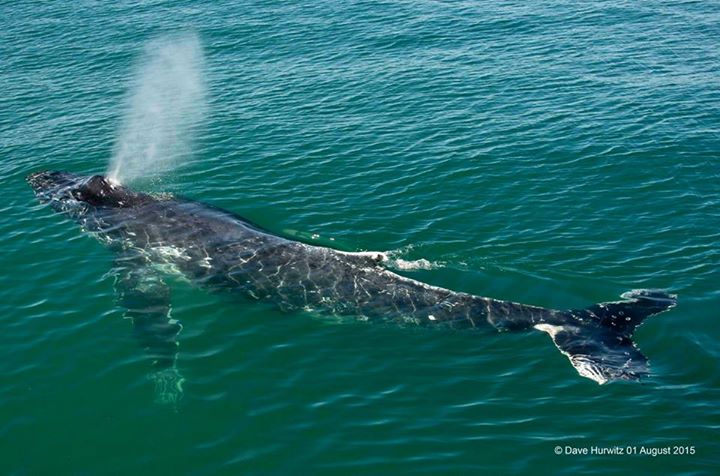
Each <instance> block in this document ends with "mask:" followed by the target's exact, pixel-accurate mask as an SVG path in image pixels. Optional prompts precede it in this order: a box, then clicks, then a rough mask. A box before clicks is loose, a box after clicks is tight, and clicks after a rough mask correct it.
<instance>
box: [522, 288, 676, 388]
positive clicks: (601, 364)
mask: <svg viewBox="0 0 720 476" xmlns="http://www.w3.org/2000/svg"><path fill="white" fill-rule="evenodd" d="M621 297H622V298H623V299H625V301H619V302H607V303H600V304H595V305H594V306H591V307H589V308H586V309H581V310H573V311H568V312H567V313H566V317H567V319H564V320H563V322H562V323H560V324H559V325H552V324H537V325H536V326H535V328H536V329H538V330H541V331H543V332H547V333H548V334H550V337H552V340H553V342H554V343H555V345H556V346H557V348H558V349H560V352H562V353H563V354H565V355H566V356H567V357H568V358H569V359H570V363H572V365H573V367H575V369H576V370H577V371H578V373H579V374H580V375H582V376H583V377H587V378H589V379H591V380H594V381H596V382H597V383H599V384H603V383H606V382H609V381H611V380H639V379H641V378H642V377H645V376H647V375H648V370H649V369H648V363H647V357H645V356H644V355H643V354H642V352H640V351H639V350H638V348H637V347H636V346H635V342H633V340H632V335H633V333H634V332H635V329H637V327H638V326H639V325H640V324H642V322H643V321H644V320H645V318H647V317H650V316H652V315H655V314H658V313H660V312H663V311H665V310H667V309H670V308H672V307H674V306H675V304H676V303H677V297H676V296H675V295H673V294H668V293H666V292H664V291H658V290H634V291H629V292H627V293H624V294H623V295H622V296H621Z"/></svg>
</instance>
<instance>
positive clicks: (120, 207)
mask: <svg viewBox="0 0 720 476" xmlns="http://www.w3.org/2000/svg"><path fill="white" fill-rule="evenodd" d="M27 181H28V182H29V184H30V186H31V187H32V189H33V191H34V193H35V195H36V196H37V198H38V199H39V200H40V201H41V202H42V203H46V204H48V205H50V206H51V207H52V208H53V209H54V210H55V211H58V212H60V213H62V214H64V215H66V216H67V217H69V218H71V219H72V220H74V221H76V222H77V223H79V224H80V226H81V228H82V229H83V230H84V231H86V232H87V233H90V234H92V235H93V236H95V237H97V238H98V239H99V240H100V241H102V242H103V243H105V244H107V245H108V246H109V247H110V248H111V249H112V250H113V251H114V252H115V253H114V256H115V263H114V266H113V270H114V274H115V290H116V292H117V300H118V304H119V305H120V306H121V307H122V308H123V309H124V312H125V317H128V318H130V319H131V321H132V326H133V332H134V334H135V335H136V336H137V338H138V341H139V342H140V344H141V346H142V347H143V348H144V349H145V351H146V353H147V355H148V356H149V357H150V360H151V363H150V365H151V367H152V372H151V375H153V379H154V380H155V383H156V396H157V398H158V400H160V401H169V402H176V401H177V400H178V399H179V398H181V396H182V382H183V381H184V379H183V377H182V375H181V374H180V372H179V370H178V369H177V364H176V363H177V355H178V351H179V345H178V334H179V332H180V330H181V329H182V326H181V324H180V323H179V322H177V321H175V320H174V319H172V318H171V317H170V306H171V303H170V291H169V287H168V285H167V284H166V283H165V280H164V279H165V274H166V273H168V272H173V273H180V274H182V275H183V276H184V277H185V278H187V279H188V280H189V281H190V282H192V283H193V284H195V285H197V286H199V287H203V288H207V289H210V290H213V291H219V292H228V293H231V294H233V295H236V296H239V297H240V299H242V300H244V301H264V302H268V303H270V304H272V305H273V306H276V307H278V308H279V309H281V310H282V311H286V312H296V313H308V314H312V315H321V316H322V315H324V316H341V317H347V318H349V319H357V320H361V321H373V322H387V323H393V324H398V325H404V326H405V325H408V326H426V327H440V328H450V329H463V330H464V329H467V330H472V329H482V328H488V329H495V330H497V331H501V332H521V331H533V330H534V331H541V332H545V333H547V334H549V336H550V338H551V339H552V341H553V342H554V344H555V346H556V347H557V348H558V349H559V350H560V352H562V353H563V354H564V355H565V356H567V358H568V359H569V360H570V363H571V365H572V366H573V367H574V368H575V370H576V371H577V372H578V374H579V375H581V376H582V377H586V378H588V379H591V380H593V381H595V382H597V383H598V384H604V383H607V382H610V381H617V380H626V381H637V380H640V379H643V378H645V377H647V376H648V375H649V364H648V359H647V357H646V356H645V355H643V354H642V352H641V351H640V350H639V349H638V347H637V346H636V344H635V342H634V340H633V334H634V332H635V330H636V329H637V327H638V326H639V325H641V324H642V323H643V322H644V320H645V319H646V318H647V317H649V316H652V315H655V314H658V313H660V312H663V311H666V310H668V309H670V308H672V307H674V306H675V305H676V303H677V296H676V295H674V294H670V293H668V292H666V291H664V290H659V289H636V290H631V291H628V292H625V293H623V294H622V295H621V299H620V300H617V301H612V302H604V303H599V304H593V305H590V306H588V307H586V308H581V309H549V308H544V307H540V306H533V305H528V304H521V303H516V302H510V301H504V300H499V299H493V298H490V297H483V296H479V295H474V294H469V293H464V292H456V291H452V290H450V289H445V288H443V287H439V286H434V285H431V284H427V283H424V282H421V281H418V280H415V279H411V278H410V277H407V276H403V275H401V274H399V273H397V272H395V271H393V270H391V269H389V268H388V266H387V256H386V255H385V254H383V253H374V252H348V251H341V250H337V249H333V248H329V247H325V246H316V245H313V244H311V243H306V242H302V241H298V240H294V239H291V238H289V237H285V236H282V235H281V234H278V233H273V232H271V231H269V230H268V229H265V228H264V227H262V226H260V225H257V224H255V223H253V222H251V221H249V220H246V219H244V218H243V217H241V216H239V215H237V214H235V213H232V212H229V211H226V210H223V209H220V208H217V207H214V206H211V205H208V204H204V203H201V202H198V201H195V200H191V199H186V198H181V197H176V196H174V195H169V194H149V193H142V192H138V191H135V190H133V189H131V188H130V187H127V186H124V185H122V184H120V183H116V182H114V181H113V180H112V179H109V178H107V177H104V176H102V175H92V176H86V175H80V174H75V173H71V172H64V171H41V172H34V173H31V174H30V175H28V177H27Z"/></svg>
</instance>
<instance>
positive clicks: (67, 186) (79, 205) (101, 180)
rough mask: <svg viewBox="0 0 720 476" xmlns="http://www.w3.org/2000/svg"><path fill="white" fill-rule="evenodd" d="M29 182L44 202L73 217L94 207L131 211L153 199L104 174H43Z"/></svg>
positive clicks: (36, 175) (36, 174)
mask: <svg viewBox="0 0 720 476" xmlns="http://www.w3.org/2000/svg"><path fill="white" fill-rule="evenodd" d="M27 181H28V183H29V184H30V186H31V187H32V189H33V191H34V192H35V195H36V196H37V197H38V199H39V200H40V201H41V202H45V203H49V204H50V205H51V206H52V207H53V208H55V209H56V210H58V211H63V212H68V213H70V214H74V213H82V212H85V211H87V210H89V209H93V208H130V207H135V206H138V205H142V204H144V203H147V202H148V201H149V200H152V198H151V197H150V196H149V195H145V194H142V193H137V192H134V191H132V190H130V189H129V188H127V187H124V186H122V185H120V184H119V183H115V182H113V181H112V180H110V179H108V178H107V177H103V176H102V175H91V176H87V175H78V174H74V173H71V172H58V171H42V172H34V173H32V174H30V175H28V177H27Z"/></svg>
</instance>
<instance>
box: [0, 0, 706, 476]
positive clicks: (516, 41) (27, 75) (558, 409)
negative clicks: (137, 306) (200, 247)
mask: <svg viewBox="0 0 720 476" xmlns="http://www.w3.org/2000/svg"><path fill="white" fill-rule="evenodd" d="M0 31H1V32H2V34H1V35H2V36H1V38H2V39H1V41H0V58H1V60H0V91H2V94H1V95H0V128H1V129H0V151H1V157H0V176H2V180H3V182H2V183H3V192H4V193H3V202H2V204H1V205H0V210H2V218H0V236H2V237H3V239H2V249H1V251H2V252H1V253H0V257H1V258H0V259H2V269H3V273H2V275H0V280H1V281H0V329H2V339H1V340H0V375H2V377H0V379H1V380H0V382H1V383H0V441H2V445H1V446H0V473H1V474H11V475H34V474H53V475H60V474H192V475H210V474H212V475H215V474H227V475H237V474H266V473H273V474H342V475H344V474H404V473H425V474H478V473H481V472H487V473H489V474H499V473H507V472H518V473H532V474H568V475H570V474H578V473H580V472H582V473H586V474H600V473H602V474H628V473H630V472H632V471H634V472H637V473H639V474H644V473H647V472H650V471H652V472H655V473H667V474H688V475H689V474H714V473H715V472H716V471H717V469H718V463H720V456H718V455H719V454H720V441H719V440H718V430H719V429H720V410H719V407H718V399H719V397H720V369H719V368H718V358H719V357H720V347H719V346H718V344H717V342H718V338H720V330H719V327H718V325H717V309H718V308H719V307H720V292H719V291H718V283H719V282H720V273H719V271H720V253H719V252H718V241H719V239H720V226H719V225H720V212H719V211H718V210H719V208H718V207H719V206H720V185H719V184H720V180H719V179H720V168H719V165H720V164H719V162H718V152H719V151H720V128H719V127H720V126H718V124H720V48H718V38H720V5H719V4H718V3H716V2H710V1H705V2H702V1H701V2H682V1H679V2H661V1H657V0H652V1H647V2H599V1H593V2H582V5H578V4H576V3H575V2H564V1H559V0H556V1H547V2H430V1H416V2H400V1H397V2H324V3H323V2H271V1H262V2H238V1H230V0H224V1H216V2H189V1H180V2H163V1H147V2H138V1H118V2H91V1H82V2H52V3H50V2H22V3H19V4H10V3H5V4H3V5H2V6H0ZM188 31H192V32H195V34H197V36H198V37H199V38H200V40H201V42H202V47H203V52H204V65H203V66H202V72H201V74H202V78H203V81H204V83H205V88H206V91H207V108H206V111H205V115H204V116H202V120H201V121H197V122H195V123H194V125H193V126H192V128H191V129H190V130H189V131H190V132H189V133H191V134H192V137H193V141H192V152H191V154H190V155H189V156H188V157H185V159H186V160H185V163H184V165H182V164H176V165H177V168H176V169H174V172H173V173H170V174H165V175H163V176H161V177H157V178H156V179H154V180H146V181H145V182H144V183H139V185H140V186H141V187H142V188H145V189H146V190H152V191H167V190H169V191H172V192H175V193H179V194H183V195H186V196H189V197H193V198H196V199H200V200H203V201H206V202H209V203H212V204H215V205H218V206H221V207H224V208H227V209H229V210H232V211H235V212H238V213H240V214H242V215H244V216H246V217H247V218H249V219H251V220H253V221H255V222H257V223H260V224H262V225H263V226H264V227H266V228H269V229H271V230H273V231H275V232H278V233H283V234H286V235H289V236H294V237H297V238H299V239H303V240H308V241H313V242H316V243H319V244H323V245H329V246H334V247H337V248H340V249H344V250H352V251H354V250H383V251H393V252H394V253H395V255H396V256H397V257H399V258H401V259H404V260H407V261H417V260H421V259H424V260H427V262H428V263H426V264H427V266H424V267H425V268H429V269H417V270H412V271H406V272H405V274H406V275H408V276H412V277H414V278H417V279H421V280H424V281H426V282H429V283H432V284H435V285H440V286H444V287H450V288H452V289H456V290H461V291H467V292H472V293H475V294H480V295H484V296H491V297H496V298H503V299H511V300H514V301H521V302H525V303H532V304H537V305H542V306H547V307H556V308H568V307H582V306H586V305H589V304H592V303H595V302H600V301H607V300H613V299H615V298H617V296H618V295H619V294H620V293H622V292H624V291H626V290H628V289H632V288H641V287H655V288H666V289H669V290H671V291H672V292H675V293H677V294H678V295H679V304H678V306H677V308H675V309H673V310H671V311H670V312H667V313H665V314H662V315H660V316H658V317H655V318H652V319H650V320H648V322H647V323H646V324H645V325H644V326H643V327H642V328H641V329H640V330H639V331H638V332H637V334H636V341H637V342H638V345H639V346H640V348H641V349H642V350H643V352H644V353H645V354H647V355H648V356H649V358H650V361H651V365H652V369H653V376H652V378H650V379H648V380H647V381H645V382H644V383H643V384H623V383H620V384H611V385H605V386H598V385H596V384H595V383H593V382H591V381H590V380H587V379H583V378H581V377H579V376H578V375H577V373H576V372H575V371H574V369H573V368H572V367H571V366H570V365H569V364H568V362H567V359H566V358H565V357H564V356H563V355H561V354H560V353H559V352H558V351H557V350H556V349H555V347H554V346H553V345H552V343H551V341H550V339H549V338H548V337H547V335H544V334H541V333H527V334H495V333H493V332H491V331H488V332H486V333H462V332H449V331H432V330H426V329H409V328H404V329H401V328H392V327H386V326H372V325H368V324H361V323H346V324H339V323H336V322H329V321H324V320H321V319H317V318H312V317H310V316H307V315H302V314H283V313H281V312H279V311H277V312H276V311H273V310H268V309H267V308H264V307H258V306H256V305H253V304H250V303H244V302H237V301H232V300H229V299H226V298H224V297H221V296H215V295H212V294H208V293H206V292H204V291H202V290H198V289H194V288H192V287H191V286H190V285H188V284H187V283H184V282H183V281H181V280H174V281H171V285H172V292H173V316H174V317H175V318H177V319H179V320H181V321H182V322H183V323H184V330H183V333H182V334H181V354H180V358H179V362H178V365H179V367H180V368H181V369H182V371H183V373H184V375H185V377H186V378H187V381H186V383H185V397H184V399H183V401H182V404H181V405H180V408H179V409H178V410H177V411H172V410H171V409H168V408H166V407H163V406H159V405H157V404H155V403H153V395H152V393H153V389H152V385H151V383H149V382H148V381H147V379H146V374H147V372H148V363H147V361H146V360H145V358H144V356H143V355H142V351H141V349H139V347H138V345H137V343H136V342H135V340H134V339H133V336H132V333H131V330H130V323H129V322H127V321H126V320H123V319H122V310H121V309H120V308H119V307H118V306H117V304H116V302H115V297H114V293H113V282H112V281H113V280H112V276H110V275H108V271H109V270H110V267H111V266H112V254H111V252H110V251H108V250H106V249H105V248H104V247H103V246H102V245H101V244H100V243H98V242H96V241H95V240H93V239H92V238H90V237H88V236H86V235H84V234H82V233H81V232H80V231H79V230H78V228H77V226H76V225H74V224H73V223H71V222H70V221H68V220H66V219H64V218H62V217H60V216H58V215H56V214H54V213H53V212H52V211H51V210H50V209H48V208H45V207H43V206H40V205H38V204H37V202H36V201H35V199H34V197H33V196H32V193H31V191H30V189H29V187H28V186H27V184H26V183H25V181H24V177H25V176H26V175H27V174H28V173H29V172H31V171H35V170H39V169H65V170H71V171H74V172H80V173H97V172H103V171H105V170H107V168H108V163H109V160H110V158H111V157H112V156H113V154H114V153H115V151H116V147H117V144H118V140H119V139H118V138H119V137H121V129H122V124H123V121H124V118H125V117H126V114H127V108H126V104H127V97H128V95H129V94H131V91H133V88H134V87H135V86H133V84H134V82H133V81H134V80H133V78H134V77H135V76H134V75H135V74H136V71H137V64H138V61H139V60H140V58H141V57H142V52H143V48H144V47H145V45H147V44H148V42H151V41H152V40H154V39H156V38H158V37H162V36H163V35H167V34H178V33H184V32H188ZM140 182H142V181H140ZM422 263H424V262H422ZM558 445H560V446H561V447H562V448H563V451H564V447H565V446H569V447H572V448H587V449H588V451H590V448H591V447H601V448H611V447H614V446H616V445H617V446H620V447H622V448H625V447H628V446H631V447H635V448H637V450H638V451H639V450H640V448H648V449H651V448H664V447H667V446H670V447H674V446H682V447H693V448H694V451H695V453H694V454H693V455H677V454H675V455H672V454H671V455H659V456H655V457H653V456H649V455H640V454H638V455H598V454H587V455H565V454H562V455H559V456H558V455H555V454H554V448H555V447H556V446H558Z"/></svg>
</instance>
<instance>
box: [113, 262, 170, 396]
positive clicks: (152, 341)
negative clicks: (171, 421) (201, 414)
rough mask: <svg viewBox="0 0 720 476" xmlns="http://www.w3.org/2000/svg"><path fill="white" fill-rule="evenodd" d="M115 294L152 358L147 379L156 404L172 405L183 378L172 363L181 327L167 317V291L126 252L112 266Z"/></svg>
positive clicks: (155, 274) (148, 269)
mask: <svg viewBox="0 0 720 476" xmlns="http://www.w3.org/2000/svg"><path fill="white" fill-rule="evenodd" d="M113 271H114V274H115V291H116V293H117V299H118V304H119V305H120V306H121V307H123V308H124V309H125V312H124V317H125V318H127V319H131V320H132V325H133V333H134V334H135V337H136V338H137V339H138V341H139V342H140V345H141V346H142V347H143V349H144V350H145V352H146V353H147V355H148V356H149V357H150V358H151V359H152V367H153V372H152V373H151V374H150V376H149V377H150V378H151V379H152V380H153V381H154V383H155V399H156V401H158V403H163V404H170V405H175V404H177V403H178V402H179V401H180V399H181V398H182V394H183V391H182V383H183V380H184V379H183V378H182V376H181V375H180V373H179V372H178V370H177V368H176V366H175V364H176V360H177V355H178V342H177V336H178V334H179V333H180V331H181V330H182V325H181V324H180V323H179V322H178V321H176V320H175V319H172V317H171V316H170V311H171V307H170V288H169V287H168V285H167V284H165V282H164V281H163V280H162V277H161V276H160V275H159V273H158V272H157V271H156V270H154V269H153V268H152V267H150V266H149V265H148V263H147V262H146V260H145V258H144V257H142V256H140V255H135V254H131V253H126V254H123V255H122V256H120V257H119V258H118V259H117V260H116V263H115V267H114V270H113Z"/></svg>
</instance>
